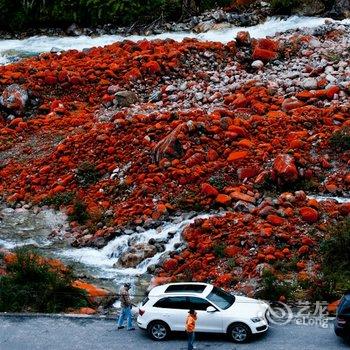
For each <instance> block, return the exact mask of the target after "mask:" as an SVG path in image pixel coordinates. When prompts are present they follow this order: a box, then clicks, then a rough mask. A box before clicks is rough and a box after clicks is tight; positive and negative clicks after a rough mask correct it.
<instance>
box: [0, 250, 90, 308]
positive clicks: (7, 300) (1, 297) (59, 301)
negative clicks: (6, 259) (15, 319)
mask: <svg viewBox="0 0 350 350" xmlns="http://www.w3.org/2000/svg"><path fill="white" fill-rule="evenodd" d="M16 255H17V259H16V260H15V261H13V262H12V263H10V264H8V266H7V270H8V274H7V275H5V276H2V277H0V312H27V311H30V312H46V313H53V312H61V311H64V310H66V309H67V308H78V307H84V306H87V305H88V301H87V297H86V294H85V292H84V291H83V290H81V289H78V288H75V287H73V286H72V282H73V275H72V272H71V270H69V269H68V271H66V272H61V271H58V270H56V269H53V268H52V267H51V266H49V265H48V264H47V263H43V259H42V258H41V257H40V256H38V255H37V254H36V253H34V252H32V251H28V250H24V249H20V250H18V251H17V252H16Z"/></svg>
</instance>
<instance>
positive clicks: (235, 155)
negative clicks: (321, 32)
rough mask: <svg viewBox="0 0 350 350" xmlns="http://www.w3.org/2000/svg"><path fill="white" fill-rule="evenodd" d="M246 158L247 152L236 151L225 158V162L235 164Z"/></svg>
mask: <svg viewBox="0 0 350 350" xmlns="http://www.w3.org/2000/svg"><path fill="white" fill-rule="evenodd" d="M247 156H248V152H247V151H236V152H231V153H230V154H229V156H228V158H227V161H229V162H236V161H239V160H242V159H244V158H246V157H247Z"/></svg>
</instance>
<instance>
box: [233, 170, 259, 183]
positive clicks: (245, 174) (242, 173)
mask: <svg viewBox="0 0 350 350" xmlns="http://www.w3.org/2000/svg"><path fill="white" fill-rule="evenodd" d="M258 173H259V169H258V168H257V167H246V168H239V169H238V170H237V175H238V178H239V179H240V180H244V179H250V178H252V177H254V176H256V175H258Z"/></svg>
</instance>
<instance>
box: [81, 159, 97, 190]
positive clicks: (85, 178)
mask: <svg viewBox="0 0 350 350" xmlns="http://www.w3.org/2000/svg"><path fill="white" fill-rule="evenodd" d="M100 177H101V176H100V173H99V171H98V170H97V169H96V168H95V166H94V165H93V164H91V163H89V162H83V163H81V164H80V165H79V167H78V169H77V174H76V179H77V182H78V183H79V184H80V186H82V187H87V186H89V185H92V184H94V183H96V182H97V181H98V180H99V178H100Z"/></svg>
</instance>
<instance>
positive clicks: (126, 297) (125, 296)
mask: <svg viewBox="0 0 350 350" xmlns="http://www.w3.org/2000/svg"><path fill="white" fill-rule="evenodd" d="M129 290H130V283H125V284H124V286H123V287H122V288H120V292H119V293H120V304H121V308H122V310H121V312H120V316H119V320H118V329H122V328H124V326H123V324H124V321H125V319H126V320H127V330H128V331H133V330H135V328H134V327H133V326H132V315H131V309H132V303H131V299H130V294H129Z"/></svg>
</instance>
